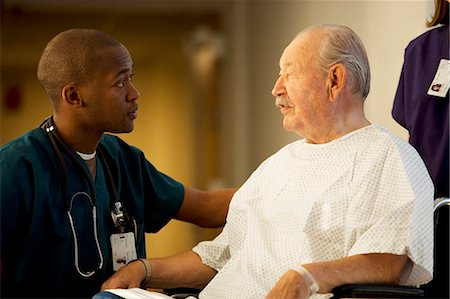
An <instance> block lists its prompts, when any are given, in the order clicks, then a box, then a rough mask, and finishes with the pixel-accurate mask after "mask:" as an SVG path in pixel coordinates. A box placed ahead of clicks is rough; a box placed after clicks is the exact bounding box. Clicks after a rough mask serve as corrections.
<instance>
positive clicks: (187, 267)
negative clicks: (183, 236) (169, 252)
mask: <svg viewBox="0 0 450 299" xmlns="http://www.w3.org/2000/svg"><path fill="white" fill-rule="evenodd" d="M150 264H151V266H152V276H151V278H150V280H149V283H148V285H147V286H146V287H149V288H180V287H187V288H203V287H204V286H205V285H206V284H207V283H208V282H209V281H210V280H211V279H212V278H213V277H214V275H216V273H217V272H216V271H215V270H214V269H212V268H210V267H208V266H206V265H204V264H203V263H202V262H201V259H200V257H199V256H198V255H197V254H196V253H194V252H193V251H188V252H185V253H182V254H178V255H175V256H171V257H167V258H162V259H151V260H150Z"/></svg>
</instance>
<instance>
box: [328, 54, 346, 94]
mask: <svg viewBox="0 0 450 299" xmlns="http://www.w3.org/2000/svg"><path fill="white" fill-rule="evenodd" d="M346 81H347V72H346V69H345V67H344V65H342V64H340V63H338V64H334V65H332V66H331V68H330V69H329V70H328V75H327V91H328V98H329V100H330V101H332V102H334V101H336V100H337V98H338V97H339V94H340V93H341V92H342V90H343V89H344V86H345V83H346Z"/></svg>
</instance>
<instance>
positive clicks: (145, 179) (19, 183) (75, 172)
mask: <svg viewBox="0 0 450 299" xmlns="http://www.w3.org/2000/svg"><path fill="white" fill-rule="evenodd" d="M99 148H100V149H101V152H102V154H103V156H104V158H105V161H106V163H107V164H108V167H109V168H110V170H111V174H112V179H113V182H114V185H115V187H116V190H117V193H118V197H119V199H120V201H121V202H122V203H123V205H124V207H125V208H126V210H127V211H128V213H129V214H130V215H131V216H132V217H133V218H134V219H135V220H136V222H137V227H138V234H137V244H136V247H137V255H138V257H145V236H144V232H157V231H158V230H159V229H161V228H162V227H163V226H164V225H165V224H167V222H168V221H169V220H170V219H171V218H172V217H173V216H174V215H175V214H176V213H177V212H178V210H179V209H180V207H181V204H182V202H183V197H184V187H183V185H182V184H180V183H179V182H177V181H175V180H173V179H172V178H170V177H168V176H166V175H164V174H163V173H161V172H159V171H158V170H157V169H156V168H155V167H154V166H153V165H152V164H151V163H150V162H149V161H148V160H147V159H146V158H145V156H144V154H143V153H142V151H140V150H138V149H137V148H135V147H133V146H130V145H128V144H126V143H125V142H124V141H123V140H121V139H120V138H118V137H116V136H113V135H108V134H105V135H103V137H102V138H101V141H100V144H99ZM71 151H72V150H71ZM61 153H62V155H63V159H64V161H65V163H66V166H67V194H66V195H64V194H62V188H61V186H62V180H63V176H62V167H61V163H60V161H59V160H58V158H57V154H56V152H55V150H54V148H53V147H52V145H51V142H50V140H49V136H48V135H47V133H46V132H45V131H44V130H43V129H41V128H37V129H34V130H32V131H30V132H28V133H27V134H25V135H23V136H22V137H19V138H18V139H16V140H13V141H11V142H10V143H8V144H6V145H4V146H3V147H2V148H1V149H0V161H1V189H0V192H1V197H0V199H1V206H0V213H1V219H0V221H1V236H0V244H1V252H0V253H1V263H2V264H1V269H2V273H1V295H2V297H34V298H37V297H46V298H50V297H58V298H67V297H72V298H74V297H76V298H90V297H92V296H93V295H94V294H95V293H97V292H98V291H99V289H100V286H101V284H102V283H103V282H104V281H105V280H106V279H107V278H108V277H110V276H111V275H112V274H113V269H112V260H111V243H110V236H111V234H112V230H113V223H112V219H111V203H112V201H113V200H114V198H113V196H112V194H111V193H110V189H111V188H110V181H109V180H108V177H107V173H106V172H105V165H104V164H103V162H102V160H101V159H100V158H99V155H98V154H97V157H96V159H97V160H96V163H97V172H96V178H95V182H94V185H95V187H94V188H95V194H96V209H97V212H96V214H97V230H98V239H99V244H100V247H101V251H102V255H103V258H104V265H103V267H102V269H100V270H99V271H97V273H96V274H95V275H94V276H92V277H90V278H83V277H81V275H80V274H78V272H77V271H76V268H75V262H74V240H73V235H72V230H71V227H70V223H69V219H68V215H67V208H66V206H67V200H69V201H70V202H71V206H72V208H71V215H72V218H73V223H74V227H75V232H76V234H77V240H78V255H79V266H80V268H81V270H82V271H84V272H86V271H92V270H95V269H96V268H97V266H98V264H99V260H100V257H99V254H98V250H97V246H96V243H95V239H94V223H93V217H92V205H91V200H92V199H93V195H92V192H91V191H90V189H89V185H88V180H87V178H86V177H85V176H84V175H83V174H82V172H81V171H80V168H79V166H78V165H77V164H76V163H74V162H73V161H72V159H70V157H69V156H68V154H66V153H65V151H64V150H62V149H61ZM72 155H74V156H75V158H76V159H78V160H79V162H81V163H82V165H83V167H86V170H87V166H86V164H85V163H84V162H83V160H81V158H80V157H79V156H78V155H76V153H75V152H74V151H73V152H72Z"/></svg>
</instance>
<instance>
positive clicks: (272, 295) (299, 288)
mask: <svg viewBox="0 0 450 299" xmlns="http://www.w3.org/2000/svg"><path fill="white" fill-rule="evenodd" d="M309 295H310V290H309V286H308V284H307V283H306V282H305V281H304V279H303V278H302V276H301V275H300V274H299V273H298V272H296V271H293V270H289V271H287V272H286V273H284V274H283V275H282V276H281V278H280V280H278V282H277V283H276V284H275V286H274V287H273V289H272V290H271V291H270V292H269V294H268V295H267V297H266V299H279V298H283V299H294V298H295V299H307V298H309Z"/></svg>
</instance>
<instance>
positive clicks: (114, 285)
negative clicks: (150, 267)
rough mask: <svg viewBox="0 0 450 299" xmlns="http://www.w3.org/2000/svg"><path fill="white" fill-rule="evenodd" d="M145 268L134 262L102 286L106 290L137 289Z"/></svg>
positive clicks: (121, 269) (142, 278) (140, 263)
mask: <svg viewBox="0 0 450 299" xmlns="http://www.w3.org/2000/svg"><path fill="white" fill-rule="evenodd" d="M145 275H146V272H145V266H144V264H143V263H142V262H141V261H134V262H132V263H130V264H128V265H126V266H124V267H122V268H120V269H119V270H118V271H117V272H116V273H114V275H113V276H111V277H110V278H109V279H108V280H107V281H105V282H104V283H103V284H102V291H103V290H106V289H129V288H138V287H139V286H140V285H141V282H142V281H143V280H144V279H145Z"/></svg>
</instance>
